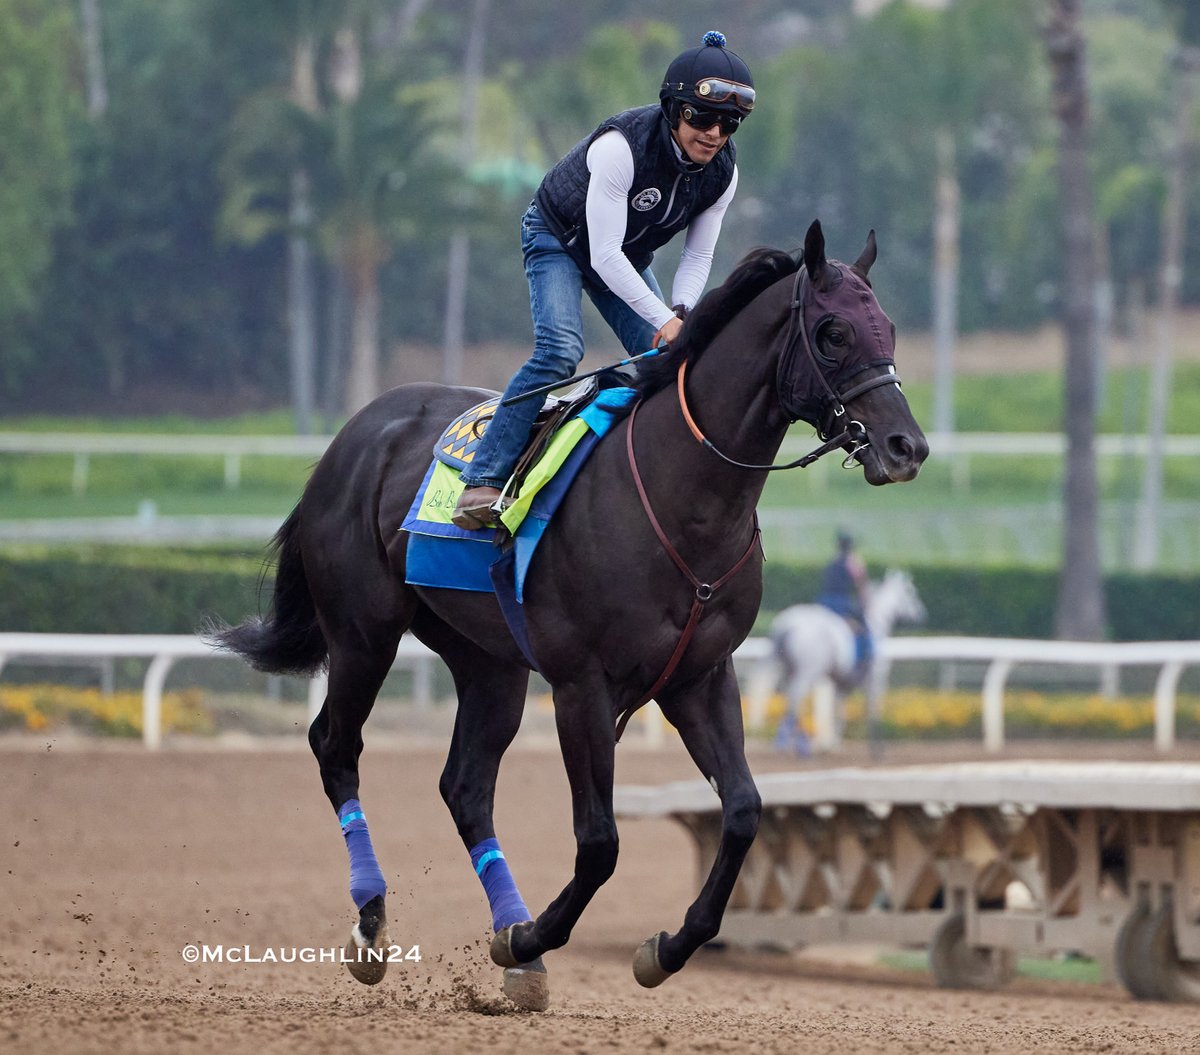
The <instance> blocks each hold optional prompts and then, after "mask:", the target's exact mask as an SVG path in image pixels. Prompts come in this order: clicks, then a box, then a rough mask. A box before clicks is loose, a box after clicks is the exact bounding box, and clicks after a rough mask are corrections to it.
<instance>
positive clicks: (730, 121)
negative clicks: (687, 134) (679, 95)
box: [679, 105, 742, 136]
mask: <svg viewBox="0 0 1200 1055" xmlns="http://www.w3.org/2000/svg"><path fill="white" fill-rule="evenodd" d="M679 116H680V117H682V118H683V119H684V120H685V121H686V122H687V123H688V124H689V125H691V126H692V127H693V128H695V129H698V130H700V131H703V130H704V129H706V128H712V126H713V125H720V126H721V135H723V136H731V135H733V133H734V132H736V131H737V130H738V128H740V127H741V124H742V119H741V118H740V117H738V116H737V114H723V113H718V112H717V111H716V110H697V109H696V107H694V106H688V105H685V106H683V107H681V108H680V111H679Z"/></svg>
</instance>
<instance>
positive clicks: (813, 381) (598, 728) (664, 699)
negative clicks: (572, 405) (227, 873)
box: [214, 223, 929, 1009]
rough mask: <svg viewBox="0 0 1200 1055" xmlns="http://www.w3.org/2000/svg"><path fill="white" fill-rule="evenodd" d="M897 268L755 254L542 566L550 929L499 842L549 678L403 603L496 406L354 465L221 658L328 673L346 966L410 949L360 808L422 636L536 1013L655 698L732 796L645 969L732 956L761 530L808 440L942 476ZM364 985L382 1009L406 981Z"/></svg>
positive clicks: (439, 394) (328, 745) (407, 431)
mask: <svg viewBox="0 0 1200 1055" xmlns="http://www.w3.org/2000/svg"><path fill="white" fill-rule="evenodd" d="M874 259H875V238H874V232H872V234H871V235H870V237H869V238H868V241H867V246H866V248H865V249H864V250H863V253H862V255H861V256H860V257H859V259H858V260H857V261H856V262H855V263H854V264H853V265H851V266H847V265H845V264H842V263H839V262H837V261H833V260H826V257H825V242H824V237H823V236H822V233H821V228H820V225H819V224H818V223H814V224H813V225H812V227H811V228H810V229H809V232H808V234H807V236H806V238H805V245H804V253H803V259H802V261H797V260H796V259H794V258H793V257H792V256H791V255H790V254H787V253H783V252H780V251H776V250H769V249H761V250H755V251H754V252H752V253H751V254H749V255H748V256H747V257H746V258H745V259H744V260H743V261H742V262H741V263H740V264H739V265H738V267H737V268H736V269H735V271H734V272H733V274H732V275H731V276H730V278H729V279H728V281H727V282H726V283H725V284H724V285H723V286H722V287H720V288H719V289H716V290H714V291H713V292H711V293H709V294H708V295H707V296H706V297H705V298H704V299H703V300H702V301H701V303H700V304H699V305H698V306H697V307H696V309H695V310H694V311H693V312H692V314H691V315H690V316H689V318H688V320H687V322H686V323H685V325H684V328H683V331H682V333H681V334H680V335H679V337H678V338H677V339H676V341H675V343H674V345H673V346H672V347H671V348H670V350H669V352H667V353H666V354H663V355H660V356H659V357H657V359H655V360H650V361H649V366H648V369H645V370H644V371H643V372H642V376H641V378H640V380H639V382H638V387H639V389H640V391H641V396H642V399H641V402H640V403H639V404H638V406H637V407H636V409H635V410H634V411H633V413H632V414H630V415H629V416H627V417H626V418H625V419H624V420H623V421H621V422H619V423H618V424H617V425H616V426H614V427H613V429H612V430H611V431H610V432H609V434H608V435H606V436H605V437H604V439H603V440H602V441H601V442H600V443H599V445H598V446H597V447H596V449H595V451H594V453H593V454H592V455H591V457H590V459H589V461H588V462H587V463H586V465H585V466H584V468H583V469H582V471H581V472H580V474H579V476H578V477H577V479H576V481H575V483H574V484H573V485H572V488H571V490H570V491H569V492H568V494H567V496H566V498H565V500H564V501H563V504H562V506H561V507H560V508H559V510H558V512H557V513H556V515H555V519H554V520H553V522H552V523H551V525H550V527H549V529H548V531H547V533H546V535H545V537H544V539H543V541H542V542H541V545H540V548H539V550H538V555H537V559H536V560H535V561H534V563H533V566H532V568H531V569H530V572H529V576H528V578H527V580H526V583H525V612H526V620H527V624H528V637H529V643H530V645H531V647H532V653H533V655H534V656H535V657H536V660H537V664H538V667H539V668H540V670H541V673H542V674H543V675H544V676H545V678H546V680H547V681H548V682H549V684H550V685H551V687H552V689H553V696H554V713H555V721H556V724H557V729H558V736H559V741H560V745H561V749H562V755H563V761H564V763H565V766H566V771H567V775H568V779H569V782H570V787H571V798H572V809H573V815H574V832H575V838H576V843H577V851H576V855H575V865H574V874H573V875H572V877H571V879H570V881H569V882H568V883H567V884H566V886H565V887H564V888H563V890H562V893H560V894H559V896H558V897H557V898H555V899H554V901H553V902H551V904H550V905H549V906H548V907H547V908H546V909H545V910H544V911H543V912H542V913H541V914H540V915H538V916H537V917H536V918H532V913H530V912H529V911H528V909H526V907H525V905H524V902H523V901H521V898H520V895H519V893H518V892H517V889H516V886H515V883H514V882H513V880H512V876H511V873H510V872H509V870H508V865H507V863H506V862H505V860H504V857H503V854H502V852H501V851H500V849H499V844H498V842H497V841H496V838H495V836H496V833H495V829H494V828H493V824H492V802H493V794H494V789H495V784H496V775H497V770H498V768H499V765H500V759H501V756H502V755H503V754H504V752H505V750H506V748H507V747H508V746H509V744H510V743H511V742H512V739H513V737H514V736H515V735H516V732H517V728H518V726H519V724H520V720H521V714H522V711H523V708H524V704H525V696H526V683H527V680H528V676H529V667H528V664H527V662H526V660H525V658H524V656H523V654H522V652H521V651H520V650H519V648H518V647H517V645H516V644H515V643H514V640H513V637H512V635H511V634H510V632H509V629H508V626H507V624H506V623H505V621H504V619H503V617H502V615H501V611H500V608H499V605H498V603H497V601H496V598H495V596H494V595H491V594H484V593H471V592H465V591H458V590H442V589H430V588H426V587H416V586H410V585H406V584H405V581H404V577H405V576H404V570H405V547H406V542H407V535H406V534H405V533H404V532H402V531H400V530H399V526H400V524H401V521H402V519H403V517H404V515H405V513H406V512H407V511H408V509H409V506H410V504H411V503H412V501H413V496H414V494H415V492H416V490H417V488H418V486H419V484H420V482H421V479H422V476H423V474H424V472H425V470H426V468H427V467H428V464H429V461H430V457H431V452H432V448H433V444H434V441H435V440H436V439H437V437H438V435H439V434H440V431H441V429H442V428H443V427H444V426H446V425H447V424H448V423H449V422H450V421H451V419H452V418H454V417H455V416H456V415H457V414H459V413H460V412H462V411H463V410H465V409H467V408H468V407H470V406H473V405H474V404H476V403H478V402H479V401H481V400H482V399H484V398H486V397H487V396H488V395H489V394H490V393H486V392H483V391H480V390H477V389H464V388H446V387H442V386H439V385H434V384H414V385H406V386H403V387H401V388H397V389H394V390H392V391H390V392H387V393H385V394H384V395H382V396H380V397H379V398H378V399H377V400H375V401H374V402H373V403H371V404H370V405H369V406H367V407H366V408H365V409H363V410H362V411H361V412H360V413H359V414H357V415H356V416H355V417H354V418H353V419H352V420H351V421H350V422H349V423H348V424H347V425H346V426H345V428H343V429H342V431H341V432H340V433H339V434H338V435H337V437H336V438H335V439H334V441H333V443H332V444H331V445H330V447H329V449H328V451H327V452H326V453H325V455H324V457H323V458H322V459H321V461H320V463H319V464H318V465H317V467H316V469H315V470H314V471H313V474H312V477H311V479H310V480H309V482H308V485H307V487H306V488H305V491H304V495H303V497H302V498H301V499H300V502H299V504H298V505H297V506H296V508H295V510H294V511H293V512H292V514H291V516H289V517H288V519H287V521H286V522H285V523H284V525H283V526H282V528H281V529H280V531H279V533H278V535H277V536H276V539H275V546H276V548H277V559H278V569H277V573H276V579H275V585H274V595H273V600H272V607H271V611H270V614H269V616H268V618H266V619H265V620H263V619H251V620H249V621H247V622H245V623H243V624H241V625H240V626H238V627H234V628H225V629H222V630H218V631H215V632H214V637H215V639H216V640H217V642H218V643H219V644H220V645H221V646H222V647H224V648H227V649H230V650H233V651H235V652H238V653H240V654H241V655H243V656H244V657H246V658H247V659H248V660H250V662H252V663H253V664H254V665H255V666H256V667H258V668H260V669H263V670H268V671H273V672H278V673H283V672H293V673H310V674H311V673H313V672H315V671H316V670H317V669H319V668H320V667H321V666H322V665H323V664H325V663H328V668H329V692H328V695H327V696H326V699H325V703H324V706H323V707H322V708H321V712H320V714H319V715H318V717H317V719H316V720H315V721H314V722H313V724H312V726H311V728H310V729H309V742H310V744H311V745H312V749H313V752H314V754H315V755H316V757H317V761H318V762H319V764H320V771H321V779H322V781H323V782H324V786H325V793H326V795H327V796H328V797H329V800H330V802H331V804H332V805H333V808H334V810H335V811H337V813H338V817H339V820H340V821H341V823H342V828H343V832H344V833H345V835H346V841H347V846H348V848H349V852H350V864H351V880H350V885H351V894H352V896H353V898H354V901H355V904H356V906H357V908H358V910H359V919H358V923H357V925H356V926H355V928H354V932H353V934H352V938H351V942H350V944H349V945H348V946H347V948H348V950H350V951H351V952H352V953H354V951H355V950H359V952H358V953H357V955H358V958H359V959H360V960H362V958H363V954H364V952H371V951H374V952H376V953H378V951H379V950H381V949H384V948H385V947H386V946H387V944H388V937H387V923H386V914H385V910H384V893H385V892H386V883H385V881H384V880H383V876H382V871H381V869H380V868H379V865H378V863H377V862H376V859H375V855H374V851H373V850H372V848H371V843H370V836H369V833H368V831H367V827H366V819H365V817H364V815H363V812H362V808H361V804H360V802H359V798H358V796H359V776H358V757H359V754H360V752H361V751H362V747H363V741H362V736H361V733H362V728H363V723H364V722H365V721H366V720H367V716H368V715H369V714H370V712H371V707H372V705H373V704H374V702H375V696H376V693H377V692H378V691H379V688H380V686H381V684H382V683H383V680H384V677H385V676H386V675H387V673H388V671H389V669H390V668H391V666H392V662H393V659H394V656H395V652H396V647H397V644H398V642H399V640H400V637H401V635H402V634H404V633H405V632H406V631H411V632H412V633H413V634H415V635H416V637H417V638H418V639H419V640H421V641H422V642H424V643H425V644H426V645H428V646H429V647H430V648H431V649H433V651H435V652H437V653H438V654H439V655H440V656H441V657H442V659H443V660H444V661H445V662H446V664H447V666H448V667H449V668H450V671H451V673H452V675H453V677H454V682H455V686H456V689H457V694H458V713H457V717H456V721H455V726H454V734H453V740H452V743H451V747H450V753H449V757H448V759H447V761H446V767H445V770H444V771H443V773H442V778H441V782H440V789H441V793H442V796H443V798H444V799H445V801H446V804H447V806H448V807H449V809H450V813H451V815H452V816H453V818H454V822H455V824H456V825H457V827H458V831H459V834H460V835H461V837H462V840H463V842H464V844H465V845H466V847H467V848H468V850H469V851H470V852H471V858H472V864H473V865H474V866H475V868H476V872H477V874H478V875H479V877H480V879H481V881H482V882H483V884H484V887H485V890H486V891H487V895H488V899H489V902H490V904H491V907H492V912H493V927H494V929H495V931H496V935H495V938H494V939H493V942H492V950H491V954H492V959H493V960H495V962H496V963H497V964H499V965H500V966H502V967H504V968H505V969H506V970H505V992H506V993H508V994H509V995H510V997H512V998H513V999H514V1001H516V1002H517V1003H518V1004H519V1005H521V1006H524V1007H526V1008H531V1009H542V1008H544V1007H545V1006H547V1004H548V987H547V981H546V974H545V969H544V967H543V965H542V963H541V957H542V954H543V953H545V952H547V951H549V950H551V949H557V948H559V947H561V946H562V945H564V944H566V942H567V940H568V938H569V937H570V935H571V929H572V928H573V927H574V926H575V923H576V921H577V920H578V919H579V917H580V915H581V914H582V912H583V910H584V908H585V907H586V906H587V904H588V902H589V901H590V900H591V898H592V896H593V895H594V894H595V893H596V891H597V890H598V889H599V887H600V886H601V884H603V883H604V882H605V881H606V880H607V879H608V878H609V876H611V875H612V873H613V870H614V868H615V866H616V861H617V829H616V824H615V821H614V818H613V807H612V793H613V766H614V747H615V742H616V739H617V731H616V726H617V725H618V722H619V721H622V720H623V719H624V718H627V717H628V715H629V714H630V713H632V711H633V710H634V709H636V708H637V707H638V706H640V705H641V704H642V703H644V702H645V701H646V699H647V698H649V697H651V696H652V697H653V698H654V699H656V700H657V701H658V703H659V705H660V707H661V709H662V712H663V714H664V715H665V716H666V717H667V719H668V720H669V721H670V722H671V723H672V724H673V725H674V726H675V727H676V729H677V730H678V731H679V734H680V736H681V738H682V740H683V743H684V744H685V746H686V748H687V750H688V752H689V754H690V755H691V756H692V758H693V760H694V761H695V763H696V765H697V766H698V767H699V769H700V771H701V772H702V773H703V774H704V777H705V779H707V780H708V782H709V783H710V784H711V785H712V786H713V788H714V789H715V790H716V793H717V794H718V795H719V796H720V799H721V804H722V834H721V846H720V852H719V853H718V854H717V857H716V861H715V863H714V865H713V868H712V871H711V873H710V875H709V876H708V879H707V882H705V884H704V887H703V889H702V890H701V891H700V894H699V896H698V897H697V898H696V900H695V902H693V904H692V905H691V907H690V908H689V909H688V911H687V914H686V916H685V917H684V921H683V925H682V926H681V928H680V929H679V930H678V931H677V932H676V933H674V934H668V933H667V932H665V931H664V932H662V933H659V934H657V935H655V936H654V937H652V938H650V939H648V940H647V941H646V942H644V943H643V945H642V946H641V947H640V948H639V950H638V951H637V953H636V955H635V957H634V975H635V977H636V978H637V980H638V982H640V983H641V984H642V985H644V986H654V985H658V984H659V983H661V982H662V981H663V980H664V979H666V978H667V977H668V976H669V975H671V974H673V973H675V972H676V971H678V970H680V969H681V968H682V967H683V965H684V964H685V963H686V962H687V960H688V958H689V957H690V956H691V955H692V953H694V952H695V951H696V949H698V948H699V947H700V946H701V945H703V944H704V943H705V942H707V941H710V940H711V939H712V938H714V937H715V936H716V934H717V933H718V930H719V928H720V924H721V918H722V915H723V913H724V911H725V906H726V903H727V901H728V899H729V896H730V893H731V891H732V889H733V885H734V882H735V880H736V878H737V875H738V871H739V869H740V868H741V865H742V861H743V859H744V857H745V855H746V852H747V850H748V849H749V848H750V844H751V843H752V842H753V840H754V837H755V833H756V831H757V829H758V820H759V814H760V810H761V806H760V800H759V796H758V792H757V790H756V788H755V786H754V780H753V779H752V777H751V774H750V770H749V767H748V766H747V763H746V757H745V750H744V739H743V730H742V711H741V700H740V695H739V691H738V683H737V681H736V679H735V677H734V671H733V664H732V662H731V659H730V656H731V654H732V653H733V651H734V649H735V648H736V647H737V646H738V645H739V644H740V643H741V642H742V641H743V640H744V639H745V637H746V636H747V634H748V633H749V632H750V629H751V626H752V625H753V623H754V619H755V615H756V613H757V611H758V607H759V603H760V600H761V595H762V552H761V549H760V547H759V544H758V528H757V522H756V518H755V506H756V504H757V502H758V499H759V496H760V494H761V492H762V489H763V485H764V482H765V480H766V471H765V470H766V469H767V467H768V465H769V463H770V462H771V460H772V459H773V458H774V457H775V455H776V453H777V451H778V449H779V447H780V444H781V442H782V441H783V438H784V434H785V432H786V431H787V429H788V426H789V425H790V424H791V423H792V422H794V421H797V420H802V421H805V422H808V423H809V424H811V425H813V426H815V427H816V428H817V430H818V432H819V434H820V436H821V438H822V439H824V440H826V442H825V444H824V445H823V446H822V447H821V448H819V449H818V451H819V452H824V451H826V450H835V449H841V450H844V451H846V452H848V453H847V454H846V455H845V457H846V461H847V464H848V465H851V464H853V465H861V467H862V469H863V473H864V476H865V478H866V480H867V481H868V482H869V483H871V484H885V483H889V482H893V481H903V480H910V479H912V478H913V477H914V476H916V474H917V471H918V469H919V468H920V466H921V463H922V462H923V461H924V459H925V457H926V456H927V454H928V452H929V448H928V445H927V444H926V441H925V437H924V436H923V434H922V432H921V429H920V428H919V427H918V425H917V423H916V422H915V421H914V420H913V417H912V415H911V413H910V412H909V409H908V404H907V402H906V400H905V399H904V396H903V395H902V394H901V391H900V387H899V381H898V378H897V376H896V373H895V369H894V365H893V354H894V347H895V331H894V327H893V326H892V325H891V322H890V320H889V319H888V317H887V316H886V315H885V314H884V313H883V311H882V310H881V309H880V307H879V304H878V302H877V301H876V299H875V295H874V293H873V292H872V290H871V287H870V283H869V281H868V279H867V273H868V271H869V270H870V267H871V265H872V263H873V262H874ZM801 264H802V266H801ZM817 453H818V452H814V455H816V454H817ZM812 457H813V456H810V457H809V458H808V459H805V462H807V461H810V460H812ZM368 959H369V958H368ZM350 970H351V973H352V974H353V975H354V976H355V977H356V978H358V979H359V980H360V981H365V982H368V983H372V982H376V981H378V980H379V979H380V978H381V977H382V975H383V964H382V963H380V962H379V960H378V958H376V960H375V961H374V962H356V963H352V964H350Z"/></svg>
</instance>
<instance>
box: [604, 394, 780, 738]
mask: <svg viewBox="0 0 1200 1055" xmlns="http://www.w3.org/2000/svg"><path fill="white" fill-rule="evenodd" d="M639 406H641V403H640V402H638V403H635V404H634V407H633V410H632V411H631V412H630V414H629V427H628V429H627V430H626V432H625V451H626V454H627V455H628V458H629V469H630V471H631V472H632V473H633V482H634V485H635V486H636V487H637V493H638V497H639V498H640V499H641V500H642V509H644V510H645V511H646V517H647V518H648V519H649V521H650V526H651V527H652V528H654V534H655V535H657V536H658V541H659V542H660V543H661V544H662V548H663V549H665V550H666V551H667V556H668V557H670V558H671V560H672V561H673V562H674V564H675V567H677V568H678V569H679V570H680V571H681V572H683V574H684V577H685V578H686V579H687V581H688V582H690V583H691V584H692V587H693V588H694V589H695V591H696V592H695V595H694V596H693V598H692V610H691V611H690V612H688V617H687V622H686V623H685V624H684V627H683V633H682V634H680V635H679V641H678V642H677V643H676V645H675V651H674V652H672V653H671V658H670V659H669V660H667V665H666V667H665V668H664V670H663V672H662V673H661V674H660V675H659V676H658V680H657V681H656V682H655V683H654V684H653V685H652V686H651V687H650V690H649V691H648V692H647V693H646V694H645V695H644V696H643V697H642V698H641V699H640V700H638V701H637V703H634V704H632V705H630V706H629V707H626V708H625V709H624V710H623V711H621V713H620V714H619V715H618V716H617V740H620V739H621V734H622V733H624V732H625V726H626V725H628V724H629V719H630V718H632V717H633V715H634V712H635V711H637V710H638V709H639V708H641V707H643V706H645V705H646V704H647V703H649V702H650V701H651V700H652V699H654V697H655V696H657V695H658V692H659V690H660V689H661V688H662V687H663V686H664V685H665V684H666V683H667V681H668V680H669V679H670V677H671V675H672V674H674V673H675V668H676V667H678V666H679V663H680V660H682V659H683V654H684V652H685V651H687V647H688V644H689V642H690V641H691V640H692V635H693V634H694V633H695V631H696V624H697V623H699V622H700V616H701V615H702V614H703V612H704V606H705V604H706V603H707V602H708V601H710V600H711V599H712V596H713V594H714V593H716V592H717V590H719V589H720V588H721V587H722V586H724V585H725V584H726V583H727V582H728V581H729V580H730V579H732V578H733V577H734V576H735V575H736V574H737V573H738V572H739V571H741V570H742V568H743V567H744V566H745V564H746V562H747V561H748V560H749V559H750V557H751V556H752V555H753V553H754V550H755V547H757V546H758V544H759V537H760V536H761V534H762V532H761V531H760V529H759V526H758V516H757V514H756V515H755V518H754V534H753V536H752V537H751V539H750V545H749V546H747V547H746V552H745V553H743V554H742V555H741V557H739V558H738V560H737V563H736V564H734V566H733V567H732V568H730V569H729V570H728V571H727V572H726V573H725V574H724V575H722V576H721V577H720V578H719V579H718V580H717V581H716V582H714V583H706V582H701V581H700V580H699V579H698V578H697V577H696V574H695V572H693V571H692V569H691V568H689V567H688V565H687V562H686V561H685V560H684V559H683V557H681V556H680V555H679V551H678V550H677V549H676V548H675V547H674V546H673V545H672V544H671V540H670V539H669V538H667V534H666V532H665V531H663V529H662V525H661V524H660V523H659V522H658V517H656V516H655V515H654V509H653V507H652V506H651V505H650V498H649V496H648V495H647V494H646V486H645V484H643V483H642V474H641V473H640V472H639V471H638V466H637V458H636V457H635V456H634V453H633V422H634V419H635V418H636V417H637V411H638V407H639Z"/></svg>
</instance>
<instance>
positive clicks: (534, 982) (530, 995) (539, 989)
mask: <svg viewBox="0 0 1200 1055" xmlns="http://www.w3.org/2000/svg"><path fill="white" fill-rule="evenodd" d="M501 990H502V991H503V993H504V995H505V996H506V997H508V999H509V1000H511V1001H512V1002H513V1003H514V1004H516V1005H517V1007H519V1008H520V1009H521V1010H522V1011H545V1010H546V1008H548V1007H549V1006H550V978H549V976H548V975H547V974H546V967H545V965H544V964H543V963H542V958H541V957H540V956H539V957H538V958H537V959H536V960H534V961H533V963H525V964H522V965H521V966H520V967H506V968H504V984H503V985H502V986H501Z"/></svg>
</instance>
